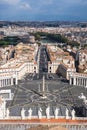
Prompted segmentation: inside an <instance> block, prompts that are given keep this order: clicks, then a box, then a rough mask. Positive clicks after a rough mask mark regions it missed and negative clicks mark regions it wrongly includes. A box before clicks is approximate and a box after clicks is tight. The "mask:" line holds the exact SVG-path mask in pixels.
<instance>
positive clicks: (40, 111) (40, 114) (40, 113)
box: [38, 108, 42, 119]
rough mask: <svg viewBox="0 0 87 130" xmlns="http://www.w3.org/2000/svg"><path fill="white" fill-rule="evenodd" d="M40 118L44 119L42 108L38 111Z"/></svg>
mask: <svg viewBox="0 0 87 130" xmlns="http://www.w3.org/2000/svg"><path fill="white" fill-rule="evenodd" d="M38 118H39V119H41V118H42V109H41V108H39V109H38Z"/></svg>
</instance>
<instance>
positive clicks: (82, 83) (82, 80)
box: [82, 78, 84, 86]
mask: <svg viewBox="0 0 87 130" xmlns="http://www.w3.org/2000/svg"><path fill="white" fill-rule="evenodd" d="M83 84H84V83H83V78H82V86H83Z"/></svg>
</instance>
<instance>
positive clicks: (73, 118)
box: [71, 109, 75, 120]
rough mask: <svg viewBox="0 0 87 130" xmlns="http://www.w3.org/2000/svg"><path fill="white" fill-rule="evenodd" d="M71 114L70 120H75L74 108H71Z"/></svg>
mask: <svg viewBox="0 0 87 130" xmlns="http://www.w3.org/2000/svg"><path fill="white" fill-rule="evenodd" d="M71 115H72V120H75V110H74V109H73V110H72V112H71Z"/></svg>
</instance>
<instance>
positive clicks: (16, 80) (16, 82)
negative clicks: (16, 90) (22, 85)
mask: <svg viewBox="0 0 87 130" xmlns="http://www.w3.org/2000/svg"><path fill="white" fill-rule="evenodd" d="M15 84H16V85H17V84H18V79H17V77H16V78H15Z"/></svg>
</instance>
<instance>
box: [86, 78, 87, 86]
mask: <svg viewBox="0 0 87 130" xmlns="http://www.w3.org/2000/svg"><path fill="white" fill-rule="evenodd" d="M86 87H87V79H86Z"/></svg>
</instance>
